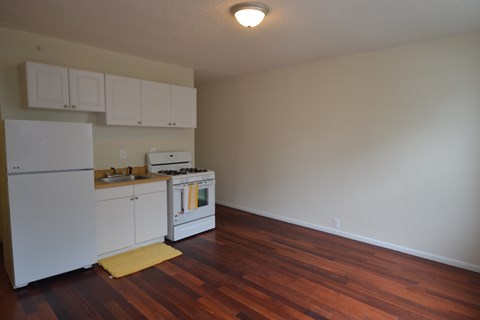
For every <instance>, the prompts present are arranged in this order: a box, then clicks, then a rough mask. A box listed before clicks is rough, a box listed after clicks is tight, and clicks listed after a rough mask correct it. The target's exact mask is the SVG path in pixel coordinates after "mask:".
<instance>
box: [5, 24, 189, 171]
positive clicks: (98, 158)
mask: <svg viewBox="0 0 480 320" xmlns="http://www.w3.org/2000/svg"><path fill="white" fill-rule="evenodd" d="M0 43H1V46H0V111H1V117H2V119H5V118H11V119H14V118H20V119H31V120H53V121H72V122H91V123H93V138H94V161H95V168H96V169H100V168H109V167H111V166H117V167H118V166H128V165H130V166H141V165H144V164H145V154H146V153H147V152H149V151H150V148H151V147H156V148H157V150H158V151H183V150H189V151H192V152H193V151H194V130H193V129H176V128H136V127H125V126H101V125H96V116H95V113H87V112H69V111H55V110H46V109H44V110H42V109H28V108H26V107H25V106H26V98H25V94H24V79H22V77H23V73H24V72H23V70H22V64H23V63H24V62H25V61H26V60H30V61H35V62H42V63H49V64H55V65H60V66H67V67H72V68H78V69H84V70H92V71H98V72H104V73H110V74H115V75H123V76H129V77H135V78H139V79H146V80H151V81H159V82H165V83H171V84H178V85H183V86H189V87H193V70H192V69H190V68H184V67H180V66H175V65H171V64H166V63H162V62H158V61H153V60H147V59H142V58H138V57H134V56H130V55H126V54H121V53H116V52H113V51H108V50H103V49H98V48H94V47H90V46H85V45H81V44H76V43H73V42H69V41H64V40H59V39H54V38H49V37H44V36H40V35H36V34H32V33H26V32H22V31H16V30H10V29H2V28H0ZM37 46H41V47H42V50H41V51H39V50H37ZM119 149H127V159H126V160H120V156H119Z"/></svg>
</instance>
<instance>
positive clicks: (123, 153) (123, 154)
mask: <svg viewBox="0 0 480 320" xmlns="http://www.w3.org/2000/svg"><path fill="white" fill-rule="evenodd" d="M120 159H122V160H125V159H127V150H126V149H120Z"/></svg>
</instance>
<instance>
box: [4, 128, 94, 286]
mask: <svg viewBox="0 0 480 320" xmlns="http://www.w3.org/2000/svg"><path fill="white" fill-rule="evenodd" d="M3 133H4V147H5V151H6V152H5V155H6V156H5V158H4V162H5V167H6V183H5V184H6V189H7V190H6V191H7V194H6V195H5V197H4V198H6V199H7V202H8V204H7V205H6V206H5V207H6V208H5V209H6V210H2V211H5V212H2V215H3V217H2V238H3V249H4V260H5V269H6V270H7V273H8V275H9V277H10V280H11V282H12V284H13V287H14V288H18V287H22V286H25V285H27V284H28V283H30V282H32V281H35V280H40V279H43V278H47V277H50V276H54V275H57V274H60V273H64V272H67V271H71V270H74V269H79V268H82V267H90V266H91V265H92V264H93V263H95V262H96V239H95V196H94V177H93V141H92V140H93V139H92V125H91V124H86V123H65V122H51V121H27V120H5V121H4V132H3Z"/></svg>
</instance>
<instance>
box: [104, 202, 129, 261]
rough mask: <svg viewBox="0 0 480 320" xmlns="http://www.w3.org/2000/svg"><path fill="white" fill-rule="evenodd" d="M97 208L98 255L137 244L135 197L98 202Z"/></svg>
mask: <svg viewBox="0 0 480 320" xmlns="http://www.w3.org/2000/svg"><path fill="white" fill-rule="evenodd" d="M95 206H96V219H97V254H98V255H100V254H104V253H107V252H111V251H115V250H119V249H122V248H126V247H128V246H131V245H133V244H134V243H135V235H134V229H133V225H134V223H135V221H134V200H133V197H126V198H119V199H112V200H103V201H97V202H95Z"/></svg>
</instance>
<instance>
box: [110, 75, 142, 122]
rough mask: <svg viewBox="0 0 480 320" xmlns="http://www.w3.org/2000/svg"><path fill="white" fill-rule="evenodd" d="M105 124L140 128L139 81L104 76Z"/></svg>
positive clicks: (140, 103) (140, 98) (140, 101)
mask: <svg viewBox="0 0 480 320" xmlns="http://www.w3.org/2000/svg"><path fill="white" fill-rule="evenodd" d="M105 95H106V101H107V105H106V124H113V125H125V126H140V125H141V124H142V97H141V90H140V80H138V79H133V78H127V77H120V76H112V75H109V74H107V75H105Z"/></svg>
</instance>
